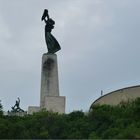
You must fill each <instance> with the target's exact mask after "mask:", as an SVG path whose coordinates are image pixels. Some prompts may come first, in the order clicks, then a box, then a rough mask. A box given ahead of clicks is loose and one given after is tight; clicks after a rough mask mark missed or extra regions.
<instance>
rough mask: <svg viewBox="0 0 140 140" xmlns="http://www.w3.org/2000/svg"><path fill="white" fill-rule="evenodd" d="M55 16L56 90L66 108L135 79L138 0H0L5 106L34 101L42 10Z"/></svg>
mask: <svg viewBox="0 0 140 140" xmlns="http://www.w3.org/2000/svg"><path fill="white" fill-rule="evenodd" d="M45 8H47V9H49V14H50V17H52V18H53V19H54V20H55V21H56V25H55V29H54V30H53V31H52V34H53V35H54V36H55V37H56V38H57V40H58V41H59V43H60V44H61V47H62V50H61V51H60V52H58V53H57V54H58V63H59V81H60V95H62V96H66V101H67V104H66V111H67V112H69V111H73V110H77V109H82V110H84V111H85V110H88V109H89V106H90V105H91V103H92V102H93V101H94V100H95V99H97V98H98V97H100V91H101V90H103V91H104V94H106V93H108V92H110V91H112V90H116V89H118V88H123V87H127V86H132V85H139V83H140V77H139V75H140V64H139V59H140V55H139V54H140V39H139V37H140V15H139V13H140V0H12V1H9V0H0V66H1V67H0V99H1V100H2V104H3V106H4V109H5V110H8V109H10V108H11V106H12V105H14V103H15V100H16V98H17V97H20V98H21V107H22V108H24V109H25V110H27V107H28V106H29V105H39V100H40V78H41V57H42V54H43V53H45V52H46V51H47V48H46V44H45V40H44V23H43V22H41V19H40V18H41V16H42V13H43V10H44V9H45Z"/></svg>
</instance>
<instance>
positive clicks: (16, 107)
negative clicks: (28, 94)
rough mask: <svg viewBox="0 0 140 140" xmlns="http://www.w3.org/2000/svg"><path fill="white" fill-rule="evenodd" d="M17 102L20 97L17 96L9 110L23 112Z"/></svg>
mask: <svg viewBox="0 0 140 140" xmlns="http://www.w3.org/2000/svg"><path fill="white" fill-rule="evenodd" d="M19 104H20V99H19V98H18V99H17V100H16V103H15V105H14V106H13V107H11V108H12V111H11V112H24V110H22V109H21V108H20V107H19Z"/></svg>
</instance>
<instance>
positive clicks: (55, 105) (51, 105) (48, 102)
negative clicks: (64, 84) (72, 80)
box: [44, 96, 65, 113]
mask: <svg viewBox="0 0 140 140" xmlns="http://www.w3.org/2000/svg"><path fill="white" fill-rule="evenodd" d="M44 108H46V110H48V111H53V112H58V113H65V97H63V96H46V97H45V106H44Z"/></svg>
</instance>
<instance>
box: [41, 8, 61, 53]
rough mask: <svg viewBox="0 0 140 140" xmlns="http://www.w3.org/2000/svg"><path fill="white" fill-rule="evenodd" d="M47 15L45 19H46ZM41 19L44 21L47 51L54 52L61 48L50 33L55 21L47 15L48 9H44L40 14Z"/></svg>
mask: <svg viewBox="0 0 140 140" xmlns="http://www.w3.org/2000/svg"><path fill="white" fill-rule="evenodd" d="M46 17H47V19H46ZM41 20H42V21H43V20H44V21H45V24H46V25H45V40H46V44H47V48H48V53H50V54H54V53H56V52H57V51H59V50H60V49H61V47H60V45H59V43H58V41H57V40H56V39H55V37H54V36H53V35H52V34H51V31H52V29H53V28H54V25H55V21H54V20H52V19H51V18H50V17H49V14H48V10H47V9H45V10H44V12H43V15H42V18H41Z"/></svg>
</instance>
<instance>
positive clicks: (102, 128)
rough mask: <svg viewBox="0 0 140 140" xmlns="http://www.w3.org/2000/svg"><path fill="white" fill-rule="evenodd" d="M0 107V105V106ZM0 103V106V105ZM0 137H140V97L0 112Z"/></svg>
mask: <svg viewBox="0 0 140 140" xmlns="http://www.w3.org/2000/svg"><path fill="white" fill-rule="evenodd" d="M1 107H2V106H1ZM1 107H0V108H1ZM0 138H2V139H8V138H13V139H16V138H17V139H22V138H24V139H25V138H28V139H47V138H48V139H56V138H57V139H93V138H97V139H101V138H106V139H108V138H110V139H113V138H116V139H120V138H121V139H129V138H133V139H134V138H136V139H138V138H140V98H137V99H136V100H135V101H129V102H127V103H124V102H122V103H121V104H119V105H118V106H109V105H102V106H93V107H92V109H91V111H90V112H88V113H84V112H82V111H74V112H71V113H69V114H58V113H52V112H46V111H43V110H42V111H41V112H38V113H35V114H33V115H27V116H24V117H17V116H3V114H2V108H1V109H0Z"/></svg>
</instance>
